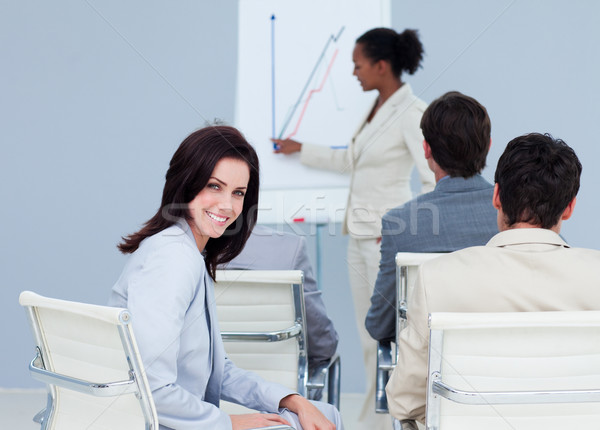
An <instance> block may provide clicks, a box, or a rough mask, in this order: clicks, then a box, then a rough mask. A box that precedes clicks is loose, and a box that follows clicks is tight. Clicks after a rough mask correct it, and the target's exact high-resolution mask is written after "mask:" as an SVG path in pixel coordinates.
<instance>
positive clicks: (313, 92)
mask: <svg viewBox="0 0 600 430" xmlns="http://www.w3.org/2000/svg"><path fill="white" fill-rule="evenodd" d="M338 51H339V50H338V49H336V50H335V52H334V53H333V56H332V57H331V61H330V62H329V65H328V66H327V70H326V71H325V76H323V80H322V81H321V85H319V88H316V89H314V90H310V91H309V93H308V97H306V101H305V102H304V106H302V112H300V116H299V117H298V122H297V123H296V127H295V128H294V131H292V132H291V133H290V135H289V136H288V137H286V139H291V138H292V137H293V136H295V135H296V133H298V129H299V128H300V124H301V123H302V118H303V117H304V112H306V108H307V107H308V103H309V102H310V99H311V97H312V95H313V94H315V93H319V92H321V90H322V89H323V86H324V85H325V81H326V80H327V77H328V76H329V72H330V71H331V66H333V62H334V61H335V57H337V54H338Z"/></svg>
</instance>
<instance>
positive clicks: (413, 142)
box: [300, 84, 435, 239]
mask: <svg viewBox="0 0 600 430" xmlns="http://www.w3.org/2000/svg"><path fill="white" fill-rule="evenodd" d="M426 107H427V105H426V104H425V102H423V101H422V100H420V99H418V98H417V97H416V96H414V95H413V93H412V90H411V88H410V85H408V84H404V85H402V87H400V88H399V89H398V90H397V91H396V92H395V93H394V94H392V96H391V97H390V98H389V99H388V100H386V101H385V103H384V104H383V105H382V106H381V107H380V108H379V110H378V111H377V113H376V114H375V116H374V117H373V119H372V120H371V122H367V117H368V114H369V113H370V112H371V111H372V108H371V109H369V112H368V113H367V115H366V116H365V119H364V120H363V122H362V123H361V125H360V127H359V128H358V130H357V132H356V133H355V135H354V137H353V138H352V141H351V142H350V144H349V145H348V147H347V148H345V149H332V148H330V147H328V146H322V145H315V144H303V145H302V151H301V154H300V160H301V162H302V163H303V164H306V165H308V166H312V167H317V168H320V169H328V170H333V171H336V172H339V173H350V174H351V180H350V192H349V195H348V203H347V205H346V215H345V221H344V226H343V232H344V234H348V233H350V235H351V236H352V237H355V238H357V239H367V238H375V237H379V236H381V217H382V216H383V215H384V214H385V213H386V212H387V211H388V210H390V209H392V208H394V207H396V206H399V205H401V204H403V203H404V202H406V201H408V200H410V199H411V198H412V193H411V190H410V176H411V171H412V168H413V166H414V165H415V164H416V166H417V169H418V171H419V174H420V177H421V182H422V183H423V185H424V186H423V189H422V192H429V191H431V190H433V187H434V186H435V181H434V176H433V173H432V172H431V171H430V170H429V167H428V166H427V161H426V160H425V157H424V154H423V146H422V143H423V134H422V133H421V129H420V127H419V124H420V122H421V116H422V115H423V112H424V111H425V109H426Z"/></svg>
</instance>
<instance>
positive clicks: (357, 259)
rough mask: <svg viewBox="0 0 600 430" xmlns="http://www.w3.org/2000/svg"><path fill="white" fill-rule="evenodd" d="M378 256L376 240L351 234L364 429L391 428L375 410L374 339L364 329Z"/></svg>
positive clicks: (350, 260) (385, 417)
mask: <svg viewBox="0 0 600 430" xmlns="http://www.w3.org/2000/svg"><path fill="white" fill-rule="evenodd" d="M380 258H381V255H380V244H379V243H378V241H377V239H355V238H352V237H351V238H350V240H349V241H348V274H349V278H350V290H351V292H352V301H353V302H354V314H355V316H356V326H357V329H358V335H359V337H360V343H361V347H362V352H363V360H364V364H365V374H366V397H365V401H364V403H363V405H362V408H361V411H360V415H359V418H358V424H359V425H358V428H360V429H365V430H374V429H380V428H389V427H390V417H389V415H387V414H376V413H375V381H376V373H377V371H376V367H377V342H376V341H375V340H374V339H373V338H372V337H371V336H370V335H369V333H368V332H367V329H366V328H365V318H366V317H367V311H368V310H369V307H370V306H371V295H372V294H373V288H374V286H375V281H376V280H377V272H378V271H379V260H380Z"/></svg>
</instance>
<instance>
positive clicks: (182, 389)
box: [109, 126, 342, 430]
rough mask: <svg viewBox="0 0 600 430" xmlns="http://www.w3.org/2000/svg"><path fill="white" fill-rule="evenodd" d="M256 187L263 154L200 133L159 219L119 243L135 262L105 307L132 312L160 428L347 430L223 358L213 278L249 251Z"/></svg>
mask: <svg viewBox="0 0 600 430" xmlns="http://www.w3.org/2000/svg"><path fill="white" fill-rule="evenodd" d="M258 187H259V181H258V157H257V155H256V152H255V151H254V149H253V148H252V146H250V144H249V143H248V142H247V141H246V139H245V138H244V137H243V136H242V134H241V133H240V132H239V131H237V130H236V129H235V128H232V127H224V126H213V127H206V128H203V129H201V130H198V131H196V132H194V133H192V134H191V135H190V136H188V137H187V138H186V139H185V140H184V141H183V142H182V143H181V145H180V146H179V148H178V149H177V151H176V152H175V154H174V155H173V158H172V159H171V162H170V164H169V170H168V171H167V175H166V181H165V186H164V189H163V196H162V203H161V206H160V208H159V209H158V211H157V212H156V214H155V215H154V216H153V217H152V218H151V219H150V220H149V221H148V222H146V224H145V225H144V227H143V228H142V229H141V230H140V231H138V232H136V233H133V234H131V235H129V236H127V237H126V238H123V241H122V242H121V243H120V244H119V246H118V247H119V249H120V250H121V251H122V252H123V253H127V254H131V257H130V258H129V260H128V262H127V264H126V265H125V268H124V269H123V273H122V274H121V276H120V278H119V279H118V281H117V283H116V284H115V285H114V287H113V289H112V294H111V296H110V300H109V304H110V305H111V306H118V307H126V308H128V309H129V311H130V312H131V314H132V316H133V319H134V321H135V322H134V332H135V337H136V340H137V343H138V347H139V350H140V355H141V357H142V361H143V362H144V367H145V368H146V374H147V377H148V383H149V384H150V388H151V389H152V397H153V398H154V402H155V404H156V411H157V413H158V420H159V423H160V424H161V429H162V428H165V429H168V428H172V429H180V430H186V429H190V430H191V429H198V428H210V429H217V430H219V429H227V430H229V429H233V430H242V429H248V428H256V427H266V426H271V425H277V424H288V423H290V424H292V425H294V426H295V428H297V429H299V430H300V429H302V428H319V429H324V430H325V429H328V430H331V429H334V428H336V427H337V428H338V429H341V428H342V425H341V421H340V417H339V413H338V411H337V410H336V409H335V408H334V407H333V406H331V405H328V404H323V403H318V402H314V403H311V402H310V401H308V400H306V399H305V398H303V397H301V396H299V395H298V394H296V393H294V392H292V391H290V390H288V389H287V388H285V387H283V386H281V385H279V384H274V383H270V382H266V381H264V380H262V379H261V378H260V377H258V376H257V375H255V374H253V373H251V372H246V371H244V370H242V369H238V368H237V367H236V366H235V365H234V364H233V363H232V362H231V361H230V360H229V359H228V358H227V357H226V356H225V351H224V349H223V344H222V341H221V335H220V331H219V324H218V322H217V320H216V310H215V299H214V292H213V288H214V287H213V280H214V274H215V269H216V266H217V264H221V263H227V262H229V261H230V260H232V259H233V258H234V257H235V256H237V255H238V254H239V253H240V252H241V250H242V248H243V247H244V245H245V243H246V240H247V239H248V237H249V235H250V232H251V231H252V228H253V227H254V225H255V223H256V212H257V211H256V210H255V209H256V205H257V204H258ZM221 398H222V399H224V400H228V401H230V402H234V403H238V404H241V405H243V406H246V407H248V408H250V409H256V410H259V411H264V412H270V413H261V414H259V413H255V414H244V415H231V416H230V415H227V414H226V413H224V412H223V411H221V410H220V409H219V400H220V399H221ZM280 408H281V412H280ZM290 411H291V412H290ZM326 416H327V418H326ZM333 423H335V424H333Z"/></svg>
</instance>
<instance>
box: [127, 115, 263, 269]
mask: <svg viewBox="0 0 600 430" xmlns="http://www.w3.org/2000/svg"><path fill="white" fill-rule="evenodd" d="M224 158H233V159H237V160H242V161H245V162H246V163H247V164H248V167H249V169H250V180H249V181H248V188H247V190H246V195H245V197H244V206H243V208H242V213H241V214H240V216H239V217H238V219H237V220H236V222H234V223H233V224H231V225H230V226H229V227H227V230H225V232H224V233H223V235H222V236H221V237H219V238H213V239H210V240H209V241H208V243H207V244H206V247H205V248H204V260H205V262H206V268H207V270H208V273H209V274H210V276H211V277H212V278H213V279H214V277H215V270H216V267H217V266H218V265H219V264H223V263H227V262H229V261H231V260H232V259H233V258H234V257H235V256H237V255H238V254H239V253H240V252H241V251H242V248H243V247H244V244H245V243H246V240H248V237H249V236H250V233H251V232H252V229H253V228H254V225H255V224H256V218H257V208H258V188H259V177H258V156H257V155H256V152H255V151H254V148H252V146H251V145H250V144H249V143H248V142H247V141H246V139H245V138H244V136H242V134H241V133H240V132H239V131H238V130H237V129H235V128H233V127H228V126H222V125H219V126H209V127H205V128H202V129H200V130H198V131H195V132H193V133H192V134H190V135H189V136H188V137H186V138H185V140H184V141H183V142H181V145H179V148H177V151H175V154H174V155H173V158H171V162H170V163H169V170H167V174H166V181H165V186H164V188H163V195H162V201H161V204H160V208H159V209H158V211H157V212H156V214H155V215H154V216H153V217H152V218H150V219H149V220H148V221H147V222H146V223H145V224H144V226H143V227H142V229H141V230H139V231H138V232H136V233H133V234H130V235H129V236H127V237H123V238H122V239H123V241H122V242H121V243H120V244H119V245H118V246H117V247H118V248H119V250H120V251H121V252H122V253H124V254H130V253H132V252H134V251H135V250H136V249H138V247H139V246H140V243H141V242H142V240H144V239H145V238H147V237H150V236H152V235H154V234H156V233H158V232H160V231H162V230H164V229H166V228H168V227H170V226H171V225H173V224H175V223H176V222H177V220H178V219H179V218H184V219H186V220H189V219H190V218H191V216H190V212H189V210H188V204H189V203H190V202H191V201H192V200H193V199H194V198H195V197H196V195H197V194H198V193H199V192H200V191H202V190H203V189H204V187H205V186H206V184H207V183H208V180H209V178H210V176H211V175H212V172H213V170H214V169H215V166H216V164H217V163H218V162H219V161H220V160H222V159H224Z"/></svg>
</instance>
